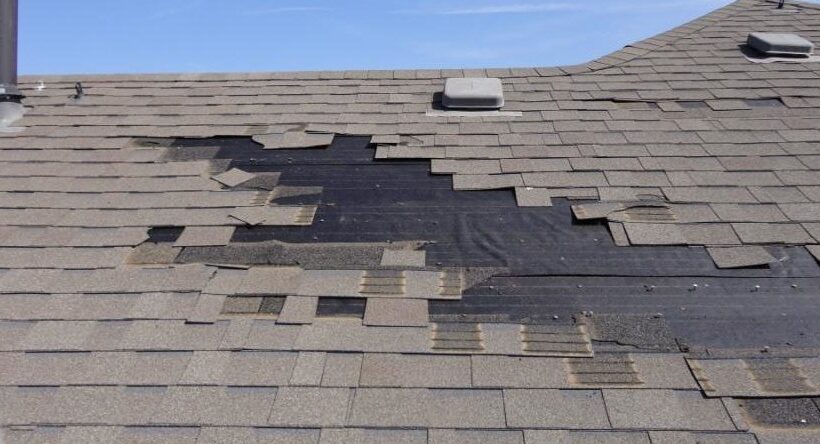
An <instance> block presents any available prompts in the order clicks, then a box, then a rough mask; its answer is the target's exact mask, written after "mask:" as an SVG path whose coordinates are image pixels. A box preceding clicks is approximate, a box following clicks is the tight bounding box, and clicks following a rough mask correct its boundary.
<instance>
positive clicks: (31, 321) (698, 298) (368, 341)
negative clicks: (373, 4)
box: [0, 0, 820, 444]
mask: <svg viewBox="0 0 820 444" xmlns="http://www.w3.org/2000/svg"><path fill="white" fill-rule="evenodd" d="M775 8H776V2H767V1H762V0H740V1H738V2H735V3H733V4H731V5H729V6H727V7H725V8H722V9H719V10H717V11H715V12H713V13H711V14H709V15H707V16H704V17H702V18H700V19H697V20H695V21H693V22H691V23H688V24H686V25H683V26H681V27H678V28H676V29H673V30H671V31H669V32H666V33H664V34H661V35H659V36H656V37H653V38H650V39H647V40H644V41H641V42H638V43H634V44H632V45H629V46H627V47H625V48H624V49H623V50H621V51H618V52H616V53H614V54H611V55H608V56H606V57H603V58H601V59H598V60H595V61H592V62H590V63H587V64H583V65H577V66H569V67H558V68H522V69H486V70H485V69H482V70H410V71H346V72H297V73H253V74H185V75H110V76H44V77H40V76H29V77H24V78H22V79H21V80H22V82H21V89H22V90H23V93H24V94H25V96H26V98H25V99H24V101H23V104H24V105H25V106H26V109H27V110H26V113H25V115H24V116H23V117H22V118H21V119H19V120H17V121H16V122H15V123H14V126H15V127H17V128H22V130H21V131H18V132H14V133H0V426H2V429H0V442H4V443H6V442H8V443H13V442H34V441H37V440H42V441H45V442H77V441H82V442H90V441H92V440H95V439H96V440H99V441H101V442H114V441H117V442H119V441H128V440H146V441H152V442H153V441H179V442H196V441H201V442H226V441H236V442H246V441H254V440H256V441H258V442H269V441H276V442H278V441H277V440H280V441H282V442H306V443H316V442H322V443H325V442H412V443H416V442H419V443H423V442H431V443H432V442H448V443H449V442H511V443H524V442H526V443H527V444H532V443H541V442H590V441H595V442H650V440H651V442H738V443H746V442H748V443H754V442H777V443H780V442H789V440H791V441H795V442H797V441H799V440H801V439H802V440H804V442H812V441H817V440H820V407H819V406H818V405H819V404H820V401H819V400H818V399H820V398H818V396H820V322H818V321H817V320H818V319H819V318H820V265H818V262H817V260H818V255H820V245H818V244H820V63H816V62H815V59H813V58H810V59H806V60H803V61H795V60H787V61H779V60H778V61H774V60H762V59H761V55H760V54H753V53H750V52H749V48H746V47H745V43H746V37H747V35H748V33H750V32H753V31H759V32H785V33H794V34H799V35H800V36H802V37H804V38H806V39H808V40H809V41H812V42H814V43H815V44H817V43H818V42H820V8H818V7H817V6H812V5H808V4H797V3H793V2H789V4H787V5H786V7H785V9H783V10H778V9H775ZM760 61H763V62H765V63H758V62H760ZM453 77H494V78H500V79H501V81H502V84H503V87H504V100H505V103H504V106H503V108H502V109H501V110H498V111H465V110H458V111H453V110H448V109H445V108H443V107H442V106H441V104H440V103H439V101H440V100H441V94H440V93H441V91H442V88H443V86H444V82H445V79H446V78H453ZM41 81H42V84H40V82H41ZM76 82H82V85H83V91H84V94H83V95H82V97H79V98H73V97H72V94H73V92H74V90H75V83H76ZM38 85H41V86H44V87H38Z"/></svg>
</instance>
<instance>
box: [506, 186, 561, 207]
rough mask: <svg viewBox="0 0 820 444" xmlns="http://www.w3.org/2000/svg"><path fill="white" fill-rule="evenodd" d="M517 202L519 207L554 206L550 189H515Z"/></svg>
mask: <svg viewBox="0 0 820 444" xmlns="http://www.w3.org/2000/svg"><path fill="white" fill-rule="evenodd" d="M515 201H516V203H518V206H519V207H550V206H552V199H551V198H550V190H549V189H548V188H533V187H515Z"/></svg>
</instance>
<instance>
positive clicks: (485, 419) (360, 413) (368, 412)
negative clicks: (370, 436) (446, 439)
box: [349, 388, 505, 428]
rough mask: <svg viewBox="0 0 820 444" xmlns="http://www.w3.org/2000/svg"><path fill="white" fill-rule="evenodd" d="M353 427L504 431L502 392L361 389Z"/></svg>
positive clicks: (351, 420)
mask: <svg viewBox="0 0 820 444" xmlns="http://www.w3.org/2000/svg"><path fill="white" fill-rule="evenodd" d="M349 424H350V425H353V426H362V427H433V428H503V427H504V426H505V421H504V401H503V399H502V395H501V391H498V390H443V389H391V388H384V389H381V388H360V389H358V390H357V391H356V397H355V398H354V401H353V406H352V408H351V412H350V419H349Z"/></svg>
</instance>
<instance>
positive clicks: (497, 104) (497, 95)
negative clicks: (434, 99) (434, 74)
mask: <svg viewBox="0 0 820 444" xmlns="http://www.w3.org/2000/svg"><path fill="white" fill-rule="evenodd" d="M441 104H442V105H443V106H444V107H445V108H465V109H499V108H501V107H502V106H504V90H503V89H502V87H501V80H500V79H494V78H484V77H463V78H452V79H447V80H446V81H445V83H444V95H442V98H441Z"/></svg>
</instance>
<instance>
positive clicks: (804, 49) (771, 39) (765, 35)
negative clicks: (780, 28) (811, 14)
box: [746, 32, 814, 57]
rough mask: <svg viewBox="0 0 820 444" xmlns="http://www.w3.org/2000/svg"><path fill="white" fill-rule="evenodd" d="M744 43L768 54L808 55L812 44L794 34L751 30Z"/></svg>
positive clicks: (811, 50)
mask: <svg viewBox="0 0 820 444" xmlns="http://www.w3.org/2000/svg"><path fill="white" fill-rule="evenodd" d="M746 43H747V44H748V45H749V47H751V48H752V49H755V50H757V51H759V52H761V53H763V54H766V55H770V56H792V57H809V56H811V54H812V53H813V52H814V44H813V43H812V42H810V41H808V40H806V39H804V38H803V37H800V36H799V35H795V34H782V33H777V32H753V33H751V34H749V38H748V39H747V41H746Z"/></svg>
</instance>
